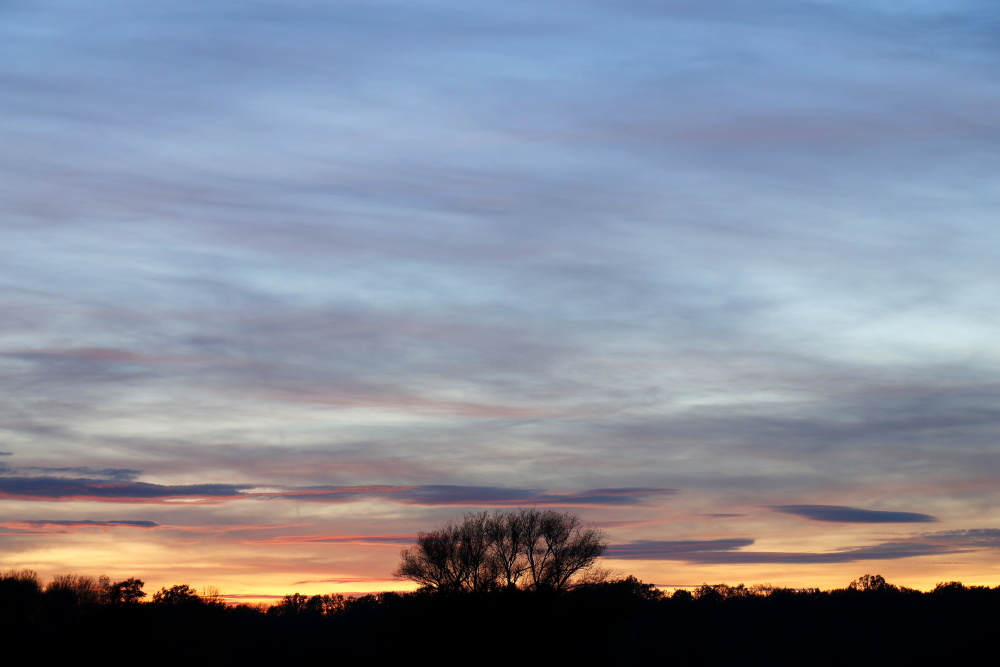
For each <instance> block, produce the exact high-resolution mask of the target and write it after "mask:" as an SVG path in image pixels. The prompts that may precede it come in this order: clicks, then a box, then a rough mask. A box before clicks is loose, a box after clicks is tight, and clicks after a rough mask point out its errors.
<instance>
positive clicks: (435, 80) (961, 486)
mask: <svg viewBox="0 0 1000 667" xmlns="http://www.w3.org/2000/svg"><path fill="white" fill-rule="evenodd" d="M998 24H1000V10H998V8H997V7H996V5H995V3H992V2H985V1H984V2H971V1H963V0H948V1H947V2H945V1H944V0H925V1H921V0H900V1H894V2H881V1H879V2H875V1H869V2H858V1H850V0H847V1H845V0H837V1H836V2H834V1H833V0H830V1H819V0H814V1H808V0H799V1H792V0H787V1H785V0H759V1H756V2H745V1H743V0H719V1H715V2H680V1H678V2H671V1H669V0H664V1H662V2H654V1H651V0H634V1H633V0H617V1H615V2H598V1H588V0H574V1H572V2H570V1H568V0H567V1H559V0H532V1H531V2H520V1H508V2H504V3H476V2H471V3H470V2H453V1H449V0H427V1H416V2H409V1H407V2H402V1H400V2H393V1H385V2H382V1H378V0H363V1H361V0H359V1H357V2H342V1H330V2H309V1H306V0H300V1H288V0H284V1H282V2H277V1H275V0H258V1H248V2H234V3H205V2H195V1H193V0H177V1H174V2H169V3H138V4H137V3H133V2H125V1H124V0H92V1H90V2H86V3H79V2H68V1H61V2H60V1H55V0H40V1H37V2H30V3H29V2H11V3H4V5H3V6H2V7H0V77H2V79H0V114H2V124H0V145H2V147H3V148H2V150H0V171H2V176H0V203H2V207H0V211H2V216H0V235H2V236H0V238H2V252H0V299H2V301H0V307H2V316H0V383H2V391H3V401H2V402H0V429H2V435H0V451H2V452H3V454H2V455H0V496H2V502H0V508H2V512H0V517H2V529H0V568H2V569H6V568H10V567H16V568H20V567H30V568H34V569H36V570H38V571H39V573H40V574H42V575H43V576H46V577H47V576H51V575H52V574H55V573H59V572H78V573H81V574H92V575H97V574H101V573H107V574H109V575H110V576H112V578H115V577H117V578H125V577H129V576H139V577H141V578H144V579H145V580H146V581H147V589H150V588H156V587H159V586H161V585H169V584H175V583H188V584H191V585H193V586H205V585H215V586H218V587H219V588H221V589H222V590H223V591H224V592H225V593H231V594H243V595H261V594H272V595H280V594H282V593H290V592H294V591H300V592H302V593H321V592H334V591H364V590H385V589H389V588H405V585H404V584H401V583H399V582H395V581H393V580H392V579H391V577H390V573H391V571H392V570H393V568H394V567H395V565H396V562H397V560H398V553H399V549H400V547H401V546H404V545H406V544H409V543H410V542H411V540H412V538H413V536H414V535H415V534H416V532H417V531H418V530H426V529H429V528H431V527H433V526H434V525H436V524H438V523H439V522H440V521H442V520H444V519H449V518H453V517H456V516H459V515H461V514H462V513H464V512H465V511H467V510H469V509H471V508H481V507H518V506H538V507H545V508H554V509H559V510H562V509H565V510H568V511H573V512H577V513H579V514H581V515H582V516H583V518H584V519H585V520H587V521H592V522H595V523H596V524H597V525H598V526H600V527H602V528H603V529H604V530H605V531H607V533H608V534H609V536H610V538H611V542H612V547H611V549H610V552H609V554H610V556H612V558H611V559H610V560H608V562H607V565H609V566H610V567H613V568H617V569H620V570H622V571H623V572H625V573H631V574H635V575H637V576H639V577H640V578H642V579H644V580H646V581H651V582H655V583H657V584H661V585H664V586H667V587H670V586H675V585H686V584H700V583H702V582H710V583H715V582H720V581H727V582H729V583H736V582H738V581H745V582H747V583H759V582H771V583H774V584H783V585H791V586H821V587H835V586H844V585H846V584H847V583H848V582H849V581H850V580H852V579H854V578H856V577H857V576H858V575H860V574H862V573H864V572H880V573H882V574H883V575H884V576H885V577H886V579H888V580H889V581H890V582H892V583H897V584H905V585H910V586H914V587H919V588H925V589H926V588H930V587H932V586H933V585H934V584H935V583H936V582H938V581H948V580H955V579H957V580H961V581H963V582H965V583H966V584H989V585H997V584H1000V567H998V558H997V557H998V555H1000V505H998V502H1000V489H998V479H1000V459H998V446H997V439H998V435H1000V404H998V400H997V399H998V396H1000V380H998V370H1000V368H998V367H1000V353H998V352H997V345H996V341H997V337H998V333H1000V315H998V313H1000V310H998V308H997V306H996V301H997V295H998V294H1000V277H998V276H1000V272H998V270H997V257H998V250H1000V225H998V224H997V219H998V216H997V213H998V203H1000V178H998V175H1000V114H998V113H997V109H998V108H1000V42H998V40H997V34H998V33H997V28H998Z"/></svg>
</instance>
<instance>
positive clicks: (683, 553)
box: [606, 538, 754, 560]
mask: <svg viewBox="0 0 1000 667" xmlns="http://www.w3.org/2000/svg"><path fill="white" fill-rule="evenodd" d="M753 543H754V540H751V539H748V538H733V539H723V540H675V541H656V540H636V541H635V542H631V543H629V544H614V545H611V546H609V547H608V551H607V554H606V556H607V557H608V558H623V559H626V560H689V559H691V558H692V557H696V556H693V555H694V554H702V553H718V552H729V551H733V550H735V549H742V548H743V547H748V546H750V545H752V544H753Z"/></svg>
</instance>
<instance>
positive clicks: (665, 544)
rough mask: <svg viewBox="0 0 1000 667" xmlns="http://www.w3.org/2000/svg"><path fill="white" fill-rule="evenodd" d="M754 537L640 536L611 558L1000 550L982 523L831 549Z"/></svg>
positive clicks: (751, 558)
mask: <svg viewBox="0 0 1000 667" xmlns="http://www.w3.org/2000/svg"><path fill="white" fill-rule="evenodd" d="M754 542H755V540H752V539H748V538H733V539H720V540H684V541H653V540H639V541H635V542H631V543H629V544H615V545H611V546H610V547H609V548H608V552H607V557H608V558H620V559H625V560H668V561H683V562H687V563H695V564H701V565H710V564H732V565H750V564H761V563H789V564H823V563H853V562H857V561H866V560H898V559H901V558H915V557H918V556H939V555H943V554H956V553H969V552H973V551H979V550H983V549H989V550H993V549H1000V529H995V528H978V529H970V530H949V531H941V532H936V533H919V534H915V535H913V536H911V537H909V538H903V539H897V540H888V541H885V542H881V543H878V544H873V545H869V546H860V547H849V548H846V549H838V550H836V551H826V552H791V551H743V550H742V549H743V548H745V547H749V546H752V545H753V544H754Z"/></svg>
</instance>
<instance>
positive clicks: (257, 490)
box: [0, 468, 677, 507]
mask: <svg viewBox="0 0 1000 667" xmlns="http://www.w3.org/2000/svg"><path fill="white" fill-rule="evenodd" d="M40 470H50V469H48V468H42V469H40ZM56 470H68V471H72V470H76V469H75V468H65V469H56ZM85 470H86V469H85ZM111 472H112V473H113V474H114V473H116V471H115V470H114V469H113V470H112V471H111ZM128 472H130V473H131V472H135V471H128ZM676 492H677V491H676V489H667V488H657V487H635V488H628V487H623V488H608V489H591V490H589V491H580V492H568V493H546V492H543V491H537V490H529V489H512V488H506V487H492V486H451V485H443V484H432V485H419V486H396V485H367V486H311V487H300V488H277V489H271V488H264V487H260V486H255V485H250V484H186V485H163V484H148V483H145V482H135V481H117V479H115V478H114V477H113V476H112V480H111V481H108V480H100V479H92V478H64V477H50V476H37V477H36V476H22V477H17V476H11V475H7V476H0V497H2V498H9V499H20V500H60V501H71V500H73V501H75V500H90V501H95V502H112V503H164V504H175V503H177V502H191V503H201V504H210V503H220V502H224V501H229V500H240V499H252V498H256V499H261V500H294V501H297V502H317V503H348V502H357V501H362V500H365V499H371V498H377V499H381V500H386V501H389V502H395V503H400V504H404V505H424V506H436V505H460V506H461V505H466V506H490V507H493V506H511V505H525V506H528V505H547V506H566V507H576V506H608V507H613V506H629V505H644V504H647V503H648V502H649V500H650V498H651V497H655V496H662V495H669V494H673V493H676Z"/></svg>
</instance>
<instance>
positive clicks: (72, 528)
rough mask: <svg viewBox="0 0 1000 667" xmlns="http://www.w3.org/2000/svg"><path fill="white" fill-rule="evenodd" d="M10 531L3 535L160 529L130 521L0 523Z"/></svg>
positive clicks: (39, 520)
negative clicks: (117, 529)
mask: <svg viewBox="0 0 1000 667" xmlns="http://www.w3.org/2000/svg"><path fill="white" fill-rule="evenodd" d="M0 526H4V527H5V528H8V529H10V530H11V532H9V533H4V534H5V535H39V534H41V535H46V534H53V533H72V532H78V531H80V530H87V529H90V528H99V529H102V530H107V529H109V528H140V529H150V528H162V527H163V526H161V525H160V524H158V523H156V522H155V521H131V520H118V521H115V520H111V521H90V520H84V521H60V520H49V519H36V520H19V521H5V522H3V523H0Z"/></svg>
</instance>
